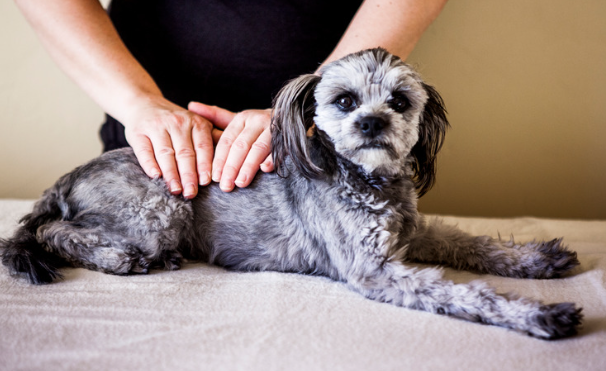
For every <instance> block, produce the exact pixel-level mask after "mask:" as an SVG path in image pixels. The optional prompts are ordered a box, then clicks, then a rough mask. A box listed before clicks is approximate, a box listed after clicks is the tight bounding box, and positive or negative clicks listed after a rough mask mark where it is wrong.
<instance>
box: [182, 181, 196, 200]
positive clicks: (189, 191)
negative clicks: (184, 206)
mask: <svg viewBox="0 0 606 371" xmlns="http://www.w3.org/2000/svg"><path fill="white" fill-rule="evenodd" d="M195 193H196V187H195V186H194V185H193V184H192V183H189V184H187V185H186V186H185V190H184V191H183V197H185V198H191V197H193V196H194V194H195Z"/></svg>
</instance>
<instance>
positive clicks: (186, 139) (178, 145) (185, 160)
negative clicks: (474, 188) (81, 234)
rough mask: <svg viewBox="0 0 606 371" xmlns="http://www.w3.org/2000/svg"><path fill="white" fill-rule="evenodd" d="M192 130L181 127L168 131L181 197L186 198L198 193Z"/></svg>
mask: <svg viewBox="0 0 606 371" xmlns="http://www.w3.org/2000/svg"><path fill="white" fill-rule="evenodd" d="M192 131H193V129H190V128H186V127H182V128H179V130H173V131H171V132H170V139H171V141H172V144H173V148H174V151H175V161H176V163H177V170H178V172H179V178H180V180H181V186H182V187H183V197H185V198H186V199H191V198H194V197H195V196H196V194H198V183H199V178H198V171H197V164H196V150H195V149H194V143H193V139H192ZM211 156H212V155H211Z"/></svg>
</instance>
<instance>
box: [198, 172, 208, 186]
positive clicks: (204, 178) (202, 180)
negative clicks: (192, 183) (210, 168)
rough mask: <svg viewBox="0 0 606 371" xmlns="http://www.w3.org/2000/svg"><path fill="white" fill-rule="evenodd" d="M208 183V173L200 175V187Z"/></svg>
mask: <svg viewBox="0 0 606 371" xmlns="http://www.w3.org/2000/svg"><path fill="white" fill-rule="evenodd" d="M209 183H210V174H209V173H208V172H205V173H202V174H200V185H203V186H205V185H208V184H209Z"/></svg>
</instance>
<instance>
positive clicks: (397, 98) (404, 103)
mask: <svg viewBox="0 0 606 371" xmlns="http://www.w3.org/2000/svg"><path fill="white" fill-rule="evenodd" d="M387 103H389V106H390V107H391V108H392V109H393V110H394V111H396V112H398V113H402V112H404V111H406V109H407V108H408V106H409V103H408V99H406V98H405V97H403V96H401V95H399V94H395V95H394V96H393V98H391V99H390V100H389V101H388V102H387Z"/></svg>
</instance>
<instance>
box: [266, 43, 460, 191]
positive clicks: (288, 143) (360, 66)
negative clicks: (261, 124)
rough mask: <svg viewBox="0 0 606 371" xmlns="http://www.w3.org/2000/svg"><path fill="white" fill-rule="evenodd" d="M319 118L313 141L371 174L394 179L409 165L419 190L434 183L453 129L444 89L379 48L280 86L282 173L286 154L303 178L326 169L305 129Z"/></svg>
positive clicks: (277, 119) (276, 139) (276, 123)
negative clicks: (316, 158)
mask: <svg viewBox="0 0 606 371" xmlns="http://www.w3.org/2000/svg"><path fill="white" fill-rule="evenodd" d="M314 124H315V128H314V136H316V137H320V140H318V141H315V143H320V144H322V143H323V144H324V145H326V146H327V147H330V148H329V152H332V153H335V155H338V156H340V157H341V158H344V159H346V160H348V161H350V162H352V163H354V164H356V165H358V166H359V167H360V169H362V170H363V171H365V172H366V173H368V174H371V175H378V176H384V177H390V176H397V175H399V174H402V172H403V171H404V170H406V168H411V169H412V171H413V176H414V179H415V186H416V188H417V190H418V192H419V194H420V195H423V194H424V193H425V192H427V191H428V190H429V189H430V188H431V186H432V185H433V182H434V177H435V160H436V156H437V153H438V151H439V150H440V147H441V146H442V142H443V140H444V134H445V131H446V128H447V127H448V121H447V120H446V111H445V109H444V105H443V102H442V98H441V97H440V95H439V94H438V93H437V92H436V91H435V90H434V89H433V88H432V87H431V86H429V85H427V84H425V83H423V81H422V80H421V78H420V77H419V75H418V74H417V73H416V72H415V71H413V70H412V69H411V67H410V66H408V65H407V64H405V63H404V62H403V61H402V60H401V59H399V58H398V57H396V56H393V55H391V54H389V53H388V52H387V51H386V50H384V49H380V48H379V49H370V50H365V51H362V52H358V53H354V54H350V55H348V56H346V57H344V58H342V59H340V60H338V61H335V62H332V63H330V64H328V65H327V66H326V67H324V68H323V69H322V71H321V74H320V75H303V76H301V77H299V78H297V79H294V80H292V81H291V82H290V83H288V84H287V85H286V86H285V87H284V88H283V89H282V90H281V91H280V93H279V94H278V96H277V97H276V100H275V103H274V116H273V119H272V134H273V136H272V154H273V157H274V162H275V165H276V170H277V171H278V174H282V175H283V174H285V169H284V157H285V156H287V155H288V156H290V157H291V159H292V161H293V164H294V166H296V167H297V169H298V170H299V171H300V172H301V173H302V174H303V175H305V176H308V177H317V176H320V175H321V174H322V173H323V172H324V171H325V169H322V166H321V161H320V162H319V161H312V159H311V157H310V148H308V142H309V141H308V140H307V132H308V130H309V129H310V128H311V127H312V126H313V125H314ZM316 139H317V138H316Z"/></svg>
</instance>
